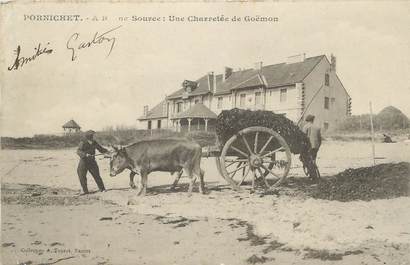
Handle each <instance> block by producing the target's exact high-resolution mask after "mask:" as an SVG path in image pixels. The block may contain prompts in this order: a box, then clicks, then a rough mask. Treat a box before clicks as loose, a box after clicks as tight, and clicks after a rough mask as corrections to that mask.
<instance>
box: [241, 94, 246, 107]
mask: <svg viewBox="0 0 410 265" xmlns="http://www.w3.org/2000/svg"><path fill="white" fill-rule="evenodd" d="M245 98H246V94H241V95H240V98H239V106H240V107H244V106H245Z"/></svg>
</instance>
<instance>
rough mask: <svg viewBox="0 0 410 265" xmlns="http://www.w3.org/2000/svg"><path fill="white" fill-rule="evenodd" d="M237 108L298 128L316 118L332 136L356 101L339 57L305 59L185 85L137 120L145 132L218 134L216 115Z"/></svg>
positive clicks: (209, 76)
mask: <svg viewBox="0 0 410 265" xmlns="http://www.w3.org/2000/svg"><path fill="white" fill-rule="evenodd" d="M232 108H243V109H251V110H258V109H261V110H271V111H273V112H275V113H279V114H283V115H285V116H286V117H288V118H289V119H291V120H293V121H294V122H298V121H299V120H303V117H305V116H306V115H308V114H313V115H315V116H316V120H315V123H316V124H317V125H320V126H321V127H322V128H323V129H324V130H327V129H329V128H332V127H334V126H335V125H336V124H337V123H338V122H340V121H341V120H343V119H344V118H345V117H347V116H349V115H350V114H351V98H350V96H349V94H348V93H347V91H346V89H345V87H344V86H343V84H342V82H341V81H340V79H339V77H338V76H337V74H336V57H334V56H333V55H332V56H331V60H330V61H329V60H328V58H327V57H326V56H325V55H320V56H315V57H310V58H305V55H304V54H302V55H297V56H292V57H288V58H287V60H286V62H284V63H280V64H273V65H266V66H264V65H263V64H262V62H259V63H257V64H255V67H254V68H252V69H246V70H238V71H234V70H233V68H230V67H225V71H224V73H223V74H215V73H214V72H209V73H208V74H206V75H204V76H202V77H200V78H199V79H196V80H195V81H191V80H185V81H183V82H182V88H180V89H179V90H177V91H175V92H174V93H172V94H171V95H169V96H167V97H166V98H165V99H164V100H162V101H161V102H160V103H159V104H158V105H157V106H155V107H154V108H152V109H151V110H149V109H148V106H145V107H144V113H143V115H142V116H141V117H140V118H139V119H138V120H139V121H140V123H141V124H142V126H143V128H146V129H158V128H167V129H175V130H181V131H184V130H213V128H214V124H215V120H216V117H217V115H218V114H219V113H220V112H221V111H222V110H226V109H232Z"/></svg>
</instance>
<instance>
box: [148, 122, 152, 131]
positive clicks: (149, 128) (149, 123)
mask: <svg viewBox="0 0 410 265" xmlns="http://www.w3.org/2000/svg"><path fill="white" fill-rule="evenodd" d="M151 123H152V121H148V127H147V129H148V130H151Z"/></svg>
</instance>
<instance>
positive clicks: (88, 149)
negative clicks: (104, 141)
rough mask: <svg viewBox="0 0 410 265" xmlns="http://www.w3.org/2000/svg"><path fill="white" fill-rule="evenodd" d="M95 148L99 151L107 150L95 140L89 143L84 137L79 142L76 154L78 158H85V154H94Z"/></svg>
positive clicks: (104, 151)
mask: <svg viewBox="0 0 410 265" xmlns="http://www.w3.org/2000/svg"><path fill="white" fill-rule="evenodd" d="M95 149H97V150H98V151H100V153H106V152H108V150H107V149H105V148H104V147H102V146H101V145H99V144H98V143H97V142H96V141H94V140H93V141H92V142H91V143H89V142H88V141H87V140H86V139H84V140H82V141H81V142H80V145H79V146H78V149H77V154H78V156H79V157H80V158H85V157H86V154H90V155H95ZM91 158H94V157H91Z"/></svg>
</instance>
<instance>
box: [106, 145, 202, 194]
mask: <svg viewBox="0 0 410 265" xmlns="http://www.w3.org/2000/svg"><path fill="white" fill-rule="evenodd" d="M113 148H114V150H113V152H112V153H111V155H110V176H112V177H113V176H116V175H117V174H119V173H121V172H122V171H124V169H129V170H130V171H131V173H130V186H131V187H132V188H136V186H135V184H134V176H135V174H140V175H141V183H140V185H139V187H138V192H137V193H138V195H145V193H146V190H147V177H148V174H149V173H151V172H155V171H164V172H171V173H172V174H173V173H174V172H178V177H177V178H176V180H175V182H174V185H173V187H174V186H175V185H176V184H177V183H178V180H179V178H180V177H181V174H182V170H184V171H185V173H186V174H187V175H188V177H189V178H190V184H189V188H188V192H189V194H190V195H191V193H192V188H193V185H194V182H195V180H196V178H197V177H199V179H200V185H199V191H200V192H201V193H204V171H203V170H202V169H201V168H200V165H201V155H202V150H201V146H200V145H199V144H197V143H195V142H192V141H188V140H184V139H157V140H147V141H140V142H137V143H134V144H131V145H128V146H126V147H122V148H116V147H113Z"/></svg>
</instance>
